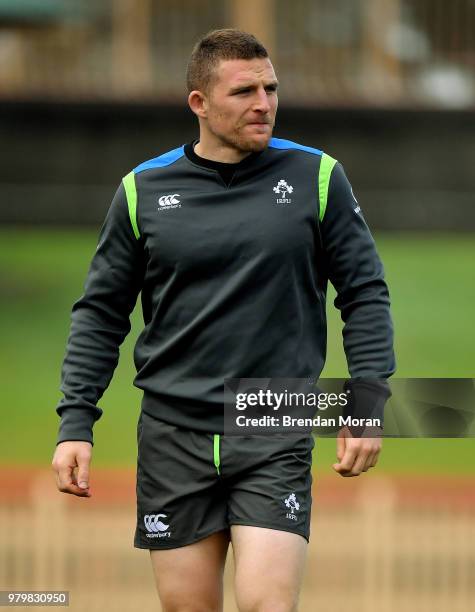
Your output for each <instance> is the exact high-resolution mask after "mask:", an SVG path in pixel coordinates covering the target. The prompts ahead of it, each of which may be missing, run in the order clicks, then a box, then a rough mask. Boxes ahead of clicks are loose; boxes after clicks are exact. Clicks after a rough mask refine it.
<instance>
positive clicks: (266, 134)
mask: <svg viewBox="0 0 475 612" xmlns="http://www.w3.org/2000/svg"><path fill="white" fill-rule="evenodd" d="M206 102H207V116H206V126H207V128H208V131H209V132H210V133H211V135H212V136H213V137H214V139H216V140H217V141H220V142H221V143H223V144H226V145H230V146H231V147H233V148H234V149H237V150H239V151H240V152H252V151H262V150H263V149H265V148H266V146H267V144H268V143H269V140H270V138H271V136H272V130H273V128H274V123H275V115H276V112H277V78H276V76H275V73H274V68H273V66H272V63H271V61H270V60H269V59H268V58H254V59H252V60H221V61H220V63H219V64H218V66H217V67H216V69H215V74H214V75H213V79H212V81H211V84H210V87H209V92H208V95H207V96H206Z"/></svg>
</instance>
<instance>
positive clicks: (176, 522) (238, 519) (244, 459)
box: [134, 412, 314, 549]
mask: <svg viewBox="0 0 475 612" xmlns="http://www.w3.org/2000/svg"><path fill="white" fill-rule="evenodd" d="M137 442H138V465H137V527H136V532H135V540H134V546H135V547H137V548H146V549H165V548H178V547H180V546H186V545H187V544H192V543H193V542H197V541H198V540H201V539H202V538H205V537H207V536H209V535H211V534H212V533H215V532H217V531H221V530H223V529H228V528H229V527H230V526H231V525H254V526H257V527H267V528H270V529H277V530H281V531H289V532H292V533H296V534H299V535H301V536H303V537H304V538H305V539H306V540H307V541H308V539H309V537H310V513H311V506H312V495H311V488H312V473H311V467H312V449H313V446H314V440H313V437H312V436H311V435H308V436H307V435H304V436H299V437H295V436H292V435H284V434H281V435H260V436H220V435H213V434H207V433H203V432H197V431H190V430H185V429H180V428H178V427H176V426H174V425H170V424H168V423H165V422H163V421H159V420H157V419H155V418H153V417H151V416H149V415H147V414H145V413H143V412H142V413H141V415H140V419H139V423H138V428H137Z"/></svg>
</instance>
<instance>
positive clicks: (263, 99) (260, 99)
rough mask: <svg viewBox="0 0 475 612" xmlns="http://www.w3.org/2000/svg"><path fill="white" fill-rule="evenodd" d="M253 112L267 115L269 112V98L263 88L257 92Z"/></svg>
mask: <svg viewBox="0 0 475 612" xmlns="http://www.w3.org/2000/svg"><path fill="white" fill-rule="evenodd" d="M254 110H256V111H259V112H261V113H268V112H269V111H270V104H269V97H268V95H267V91H266V90H265V89H264V88H262V89H259V90H258V91H257V94H256V100H255V101H254Z"/></svg>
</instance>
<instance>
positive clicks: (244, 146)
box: [238, 132, 272, 153]
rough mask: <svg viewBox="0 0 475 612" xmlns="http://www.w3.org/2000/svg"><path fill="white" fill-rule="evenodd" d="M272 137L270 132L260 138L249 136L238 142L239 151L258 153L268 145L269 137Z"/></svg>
mask: <svg viewBox="0 0 475 612" xmlns="http://www.w3.org/2000/svg"><path fill="white" fill-rule="evenodd" d="M271 138H272V132H271V133H270V134H269V135H267V134H266V135H265V136H264V135H262V136H261V137H260V138H249V139H246V140H245V141H244V140H243V141H242V142H240V143H239V145H238V146H239V148H240V149H241V151H245V152H246V153H258V152H259V151H263V150H264V149H266V148H267V147H268V146H269V142H270V139H271Z"/></svg>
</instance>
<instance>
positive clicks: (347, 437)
mask: <svg viewBox="0 0 475 612" xmlns="http://www.w3.org/2000/svg"><path fill="white" fill-rule="evenodd" d="M374 433H375V436H377V433H378V432H377V431H375V432H374ZM379 434H380V435H379V437H374V438H370V437H367V436H368V431H367V430H365V432H364V436H365V437H359V438H354V437H353V436H352V434H351V431H350V430H349V429H348V427H346V426H345V427H343V428H342V429H340V431H339V432H338V437H337V440H336V444H337V451H336V456H337V459H338V463H334V464H333V469H334V470H335V472H338V473H339V474H340V476H359V475H360V474H361V472H367V471H368V470H369V468H371V467H374V466H375V465H376V463H377V461H378V457H379V453H380V451H381V446H382V438H381V437H380V436H381V430H380V429H379ZM370 435H371V434H370Z"/></svg>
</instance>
